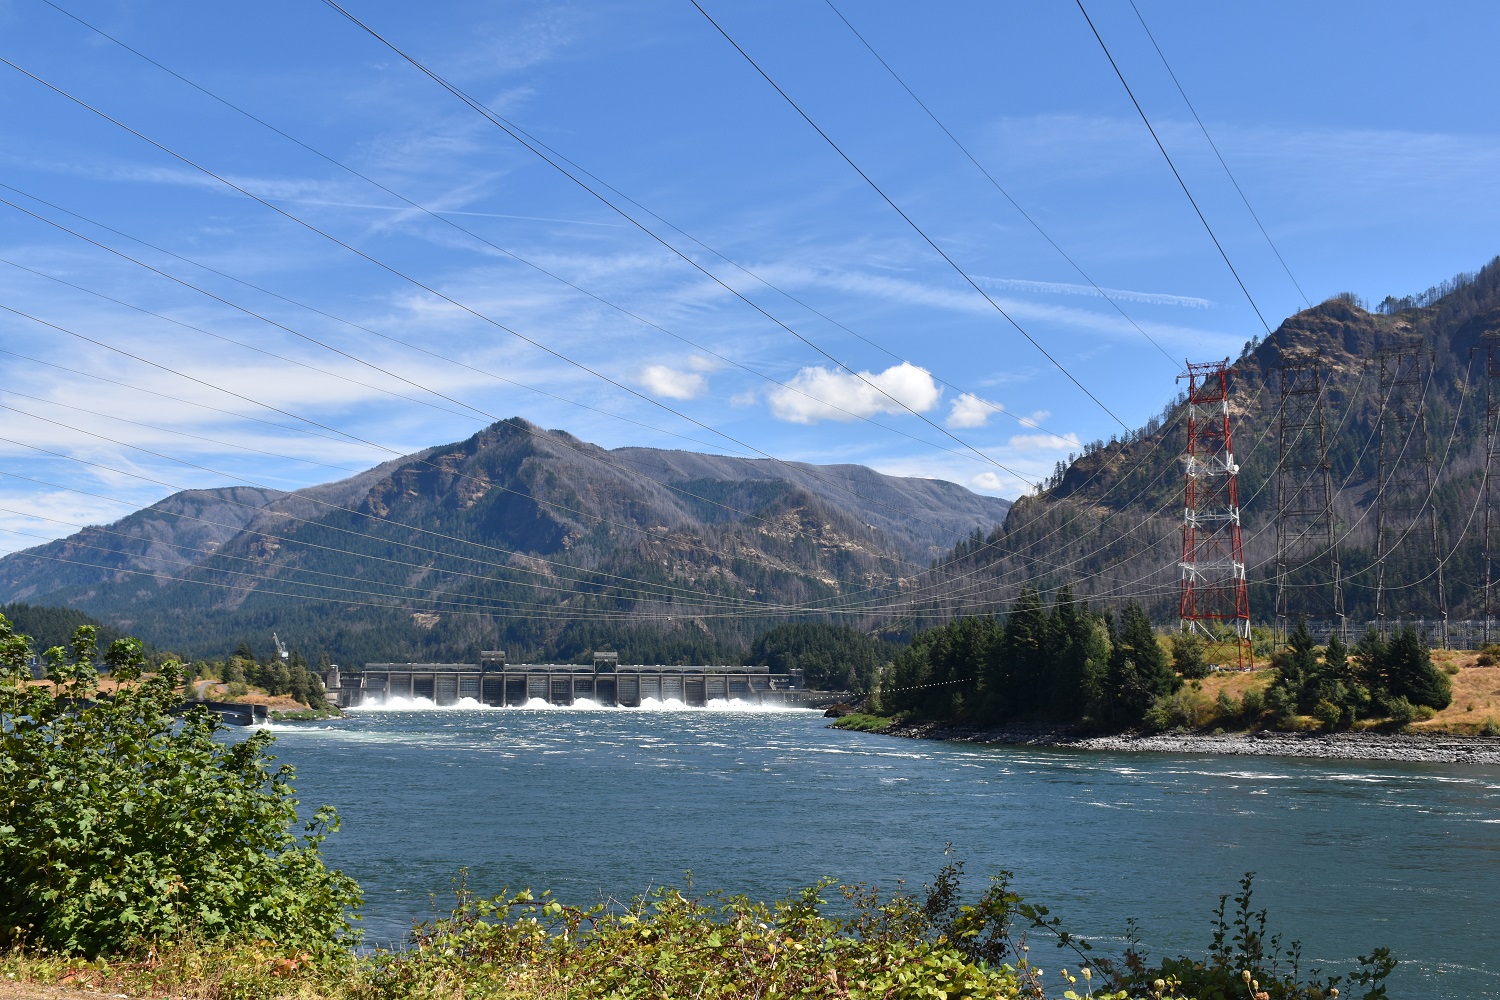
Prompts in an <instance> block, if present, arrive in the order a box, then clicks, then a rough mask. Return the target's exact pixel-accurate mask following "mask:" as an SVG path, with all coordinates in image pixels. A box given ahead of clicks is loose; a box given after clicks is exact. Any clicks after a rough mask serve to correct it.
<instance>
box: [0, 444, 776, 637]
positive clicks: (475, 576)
mask: <svg viewBox="0 0 1500 1000" xmlns="http://www.w3.org/2000/svg"><path fill="white" fill-rule="evenodd" d="M12 443H16V444H19V445H20V446H21V447H23V448H29V449H31V450H33V451H40V452H43V453H44V454H50V455H54V456H56V457H59V458H64V459H67V460H69V461H74V462H80V463H81V464H85V465H92V466H93V467H95V468H99V469H101V470H104V471H108V472H113V473H117V474H120V475H125V476H132V477H133V478H137V479H142V480H143V481H146V482H153V483H155V482H159V481H158V480H153V479H149V478H147V477H143V476H136V475H135V474H134V473H129V472H124V471H122V470H118V469H114V468H111V467H109V466H104V465H101V464H100V463H90V462H84V461H83V460H81V459H75V458H73V457H71V456H68V455H63V454H61V453H58V452H48V451H46V450H45V449H41V448H38V447H37V446H35V445H29V444H26V443H25V442H19V441H17V442H12ZM0 476H5V477H7V478H11V479H18V480H21V481H23V482H29V483H34V484H36V485H39V486H46V487H49V488H51V489H58V490H63V491H65V492H68V493H76V494H78V495H80V496H86V497H92V498H94V499H98V500H105V501H108V502H110V503H116V504H119V505H121V506H123V507H130V508H136V507H137V506H138V505H137V504H135V503H133V502H131V501H128V500H121V499H119V498H118V497H112V496H108V495H106V494H103V493H96V492H93V491H90V490H84V489H80V488H78V487H73V486H67V485H64V484H62V483H55V482H51V481H49V480H44V479H37V478H34V477H31V476H22V475H19V474H17V473H12V472H5V471H0ZM167 485H170V484H167ZM180 489H184V490H185V489H186V487H180ZM269 492H280V491H269ZM290 497H291V498H292V499H296V498H297V497H296V495H295V494H292V495H290ZM283 499H286V498H283ZM225 502H226V503H228V504H230V505H231V506H239V507H244V508H246V509H248V510H250V511H252V512H253V513H252V515H251V516H252V518H253V517H255V516H258V515H265V516H267V517H282V518H287V519H289V520H292V521H296V522H299V523H302V524H307V525H311V526H312V527H314V528H322V529H325V530H329V531H334V532H341V533H343V534H350V535H355V536H358V537H362V538H366V539H369V540H371V541H376V542H381V543H384V544H386V545H390V544H395V545H398V546H401V547H404V548H415V549H418V550H419V551H425V552H429V553H433V554H435V555H437V556H439V557H442V558H446V559H455V560H460V561H464V562H470V563H477V564H479V565H483V566H491V567H498V568H500V569H502V570H512V571H517V572H532V573H534V572H535V571H530V570H526V569H525V568H524V567H518V566H511V565H508V564H503V563H493V562H490V561H488V560H484V559H477V558H474V557H471V556H465V555H462V554H460V553H453V552H443V551H442V550H438V549H429V548H424V547H422V546H415V545H412V544H411V543H407V542H395V541H394V540H392V539H390V538H386V537H384V536H381V535H372V534H369V533H368V532H360V531H353V530H352V529H338V528H332V527H330V526H328V525H326V524H324V523H323V522H318V521H309V520H307V519H305V518H299V517H296V516H294V515H290V514H287V513H286V512H284V511H278V510H274V509H272V508H271V505H270V504H269V503H268V504H267V505H266V506H263V507H262V506H256V505H254V504H246V503H242V502H236V501H233V500H232V499H227V500H225ZM151 509H152V510H153V511H154V513H157V514H162V515H166V516H169V517H174V518H178V519H180V520H189V521H195V522H199V523H202V524H207V525H211V526H214V527H222V528H230V529H233V530H234V531H236V532H243V533H245V534H248V535H254V536H256V537H258V538H266V539H270V540H273V541H277V542H285V543H289V544H292V545H298V546H302V547H304V548H311V549H319V550H322V551H326V552H333V553H336V554H341V555H355V556H358V557H359V558H361V559H367V560H370V561H371V562H376V563H383V564H386V565H389V566H395V567H401V568H403V569H415V570H418V571H421V572H436V573H439V574H442V575H444V576H448V577H460V578H464V579H466V580H470V581H477V582H480V583H490V584H504V585H508V586H515V587H524V588H526V589H527V590H530V591H546V592H554V593H559V594H563V595H565V596H567V597H589V596H595V595H590V594H589V593H587V592H585V591H579V590H576V589H568V588H563V587H557V586H553V585H551V584H546V583H538V582H534V581H525V580H521V581H517V580H510V579H506V578H504V577H497V576H495V575H493V574H491V575H485V574H482V573H471V572H467V571H465V570H459V569H453V568H451V567H439V566H436V565H432V564H424V563H413V562H408V561H405V560H401V559H392V558H390V557H388V556H379V555H373V554H367V553H363V552H357V551H355V550H352V549H346V548H340V547H338V546H336V545H324V544H322V543H319V542H313V541H309V540H308V539H305V538H299V537H293V536H290V535H279V534H276V533H275V532H269V531H262V530H259V529H257V528H252V527H249V525H248V523H247V524H245V525H236V524H232V523H228V522H224V521H215V520H212V519H209V518H205V517H199V516H197V515H193V514H187V513H184V512H182V511H174V510H169V509H166V508H163V507H160V506H156V507H153V508H151ZM14 513H18V514H21V515H22V516H25V517H38V516H39V515H36V514H32V513H29V512H25V511H16V512H14ZM41 519H42V520H56V519H55V518H41ZM59 523H67V522H59ZM395 527H405V525H400V524H395ZM87 530H90V531H104V532H106V533H109V534H116V535H120V536H122V537H127V538H133V539H135V540H137V541H157V540H152V539H143V538H141V537H140V536H134V535H129V534H128V533H125V532H118V531H114V530H112V529H107V528H97V527H93V526H90V527H89V528H88V529H87ZM459 540H460V541H462V539H459ZM49 541H60V542H62V543H63V544H74V539H73V538H71V537H70V538H65V539H49ZM166 544H168V545H174V546H178V545H179V543H176V542H167V543H166ZM179 547H181V546H179ZM113 551H116V552H118V550H113ZM209 554H210V555H212V556H214V557H215V558H219V557H223V558H235V557H231V556H228V555H226V554H224V553H223V552H222V550H218V551H214V552H211V553H209ZM136 557H137V558H143V559H149V558H151V557H150V556H149V555H145V554H140V555H137V556H136ZM540 561H542V562H546V560H540ZM563 565H564V566H565V568H571V569H574V570H575V571H577V572H581V573H588V572H590V571H589V570H587V569H584V568H582V567H567V566H566V564H563ZM199 568H202V569H204V571H205V572H214V571H215V570H214V568H213V567H212V566H208V565H206V564H199ZM282 568H283V569H285V570H288V571H292V572H301V573H316V574H318V575H329V574H325V573H322V572H321V571H318V570H309V569H306V568H305V567H300V566H289V567H282ZM332 575H339V574H332ZM536 575H540V576H542V577H543V578H545V579H555V580H556V581H557V582H566V583H580V584H585V585H589V586H600V587H602V589H606V590H616V591H619V592H620V593H622V594H623V595H625V596H629V597H632V598H633V599H635V600H639V601H643V602H653V601H654V602H659V603H663V604H670V603H671V600H672V598H673V597H674V595H671V594H659V593H651V592H646V591H639V590H631V589H629V588H621V587H619V586H617V585H610V586H608V587H604V586H603V585H601V584H600V583H599V581H597V580H588V579H575V578H572V577H567V576H561V575H559V576H557V577H553V576H551V575H550V574H545V573H543V574H536ZM265 578H266V579H278V578H277V577H272V576H269V575H267V576H266V577H265ZM345 579H347V577H345ZM291 582H295V581H291ZM371 582H377V581H371ZM381 585H382V586H390V587H402V588H404V589H413V590H415V589H420V588H414V587H411V586H410V585H407V584H395V583H388V582H387V583H382V584H381ZM646 585H648V586H661V585H659V584H646ZM447 593H450V594H452V593H454V592H452V591H448V592H447ZM497 600H498V599H497ZM505 600H506V602H507V603H509V604H514V605H516V606H523V607H551V608H556V607H558V605H555V604H551V605H549V604H536V603H535V602H530V601H516V600H513V599H509V598H507V599H505ZM726 607H730V608H733V607H734V606H733V605H726ZM598 610H600V611H608V612H609V613H611V614H613V613H615V612H614V611H613V610H612V609H598ZM706 610H714V609H713V608H712V607H710V608H708V609H706ZM741 610H742V611H743V612H744V613H745V614H746V615H760V616H764V617H780V616H782V615H786V614H790V613H794V612H795V610H796V609H795V608H791V607H779V606H767V607H766V608H764V609H751V608H742V609H741ZM619 613H620V614H623V615H627V616H628V615H630V614H632V613H633V612H632V611H630V610H621V611H620V612H619ZM676 616H677V617H696V616H698V613H697V611H696V610H695V611H693V612H684V611H678V612H677V613H676Z"/></svg>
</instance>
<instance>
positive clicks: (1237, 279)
mask: <svg viewBox="0 0 1500 1000" xmlns="http://www.w3.org/2000/svg"><path fill="white" fill-rule="evenodd" d="M1074 2H1075V3H1077V4H1078V11H1079V13H1081V14H1082V15H1083V19H1084V20H1085V21H1087V22H1088V24H1089V30H1090V31H1092V32H1093V33H1094V38H1095V40H1097V41H1098V42H1099V47H1100V48H1101V49H1103V50H1104V57H1105V58H1106V59H1108V60H1109V65H1110V66H1111V67H1112V68H1113V69H1114V71H1115V76H1117V77H1119V78H1120V85H1121V86H1122V87H1124V88H1125V93H1126V94H1127V95H1128V96H1129V97H1130V103H1131V104H1133V105H1135V110H1136V112H1137V113H1138V114H1139V115H1140V116H1141V121H1142V122H1144V123H1145V124H1146V131H1148V132H1150V133H1151V138H1152V140H1153V141H1154V142H1155V143H1156V148H1157V149H1159V150H1161V155H1162V158H1163V159H1165V160H1166V161H1167V166H1168V167H1170V168H1171V169H1172V176H1173V177H1175V178H1177V185H1178V186H1179V187H1181V188H1182V193H1183V194H1185V195H1187V200H1188V202H1189V203H1191V204H1192V206H1193V211H1194V212H1196V213H1197V215H1198V221H1199V222H1201V223H1203V228H1204V229H1205V230H1207V232H1208V238H1209V239H1211V240H1213V241H1214V246H1215V247H1216V248H1218V251H1219V256H1220V257H1223V258H1224V264H1225V266H1227V267H1228V268H1229V273H1230V274H1232V275H1234V280H1235V282H1236V283H1237V284H1238V285H1239V286H1240V291H1242V292H1244V293H1245V299H1246V300H1247V301H1248V302H1249V303H1250V308H1251V309H1254V310H1255V315H1256V317H1257V318H1259V320H1260V325H1261V326H1263V327H1265V328H1266V333H1267V334H1270V332H1271V324H1269V323H1267V322H1266V317H1265V316H1264V315H1262V314H1261V311H1260V306H1258V305H1256V304H1255V296H1253V295H1251V294H1250V289H1249V288H1247V287H1245V282H1244V280H1243V279H1242V278H1241V277H1240V272H1239V271H1237V270H1235V268H1234V264H1233V262H1231V261H1230V259H1229V254H1228V253H1226V252H1225V250H1224V244H1222V243H1220V242H1219V237H1218V236H1217V235H1216V234H1215V233H1214V227H1213V226H1210V225H1209V224H1208V218H1207V217H1206V216H1205V215H1204V214H1203V209H1201V208H1199V207H1198V200H1197V199H1196V198H1194V197H1193V192H1191V191H1189V190H1188V186H1187V181H1185V180H1183V179H1182V174H1181V173H1179V172H1178V170H1177V164H1175V163H1173V162H1172V156H1171V154H1170V153H1168V152H1167V147H1166V146H1164V145H1162V141H1161V137H1160V136H1158V135H1157V134H1156V129H1155V127H1153V126H1152V124H1151V119H1150V118H1148V117H1146V109H1145V108H1143V107H1141V102H1140V101H1138V100H1136V99H1135V91H1133V90H1131V89H1130V84H1129V83H1128V82H1127V81H1126V79H1125V74H1124V73H1123V72H1122V71H1121V70H1120V65H1119V63H1117V62H1115V57H1114V56H1113V55H1112V54H1111V53H1110V51H1109V46H1108V45H1105V44H1104V36H1103V35H1101V34H1099V29H1098V28H1096V27H1094V19H1093V18H1091V17H1089V12H1088V11H1087V10H1086V9H1085V8H1084V6H1083V0H1074Z"/></svg>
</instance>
